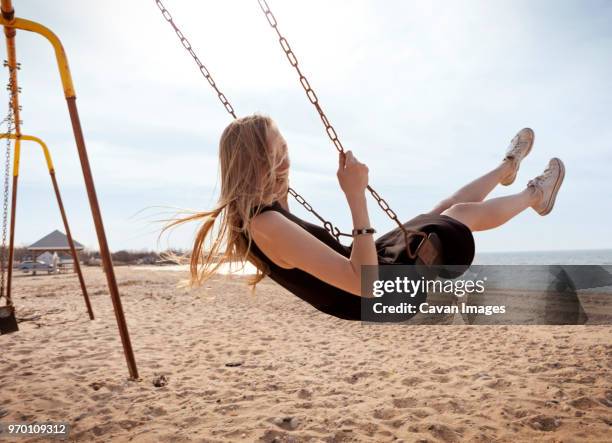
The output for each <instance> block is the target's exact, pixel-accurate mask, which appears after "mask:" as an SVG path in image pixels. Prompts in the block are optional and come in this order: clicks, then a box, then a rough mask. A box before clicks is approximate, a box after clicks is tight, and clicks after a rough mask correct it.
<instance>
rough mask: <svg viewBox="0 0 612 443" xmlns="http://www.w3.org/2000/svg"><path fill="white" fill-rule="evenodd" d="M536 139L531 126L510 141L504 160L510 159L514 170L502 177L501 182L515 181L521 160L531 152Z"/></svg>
mask: <svg viewBox="0 0 612 443" xmlns="http://www.w3.org/2000/svg"><path fill="white" fill-rule="evenodd" d="M534 139H535V134H534V133H533V130H532V129H531V128H523V129H521V130H520V131H519V132H518V133H517V134H516V135H515V136H514V138H513V139H512V140H511V141H510V145H509V146H508V149H507V151H506V156H505V157H504V161H509V162H510V163H511V165H512V172H511V173H510V174H509V175H508V176H507V177H505V178H504V179H502V180H501V181H500V184H502V185H504V186H508V185H511V184H512V183H514V180H515V179H516V173H517V172H518V170H519V167H520V165H521V161H522V160H523V159H524V158H525V157H527V155H528V154H529V153H530V152H531V147H532V146H533V141H534Z"/></svg>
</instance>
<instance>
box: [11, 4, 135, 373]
mask: <svg viewBox="0 0 612 443" xmlns="http://www.w3.org/2000/svg"><path fill="white" fill-rule="evenodd" d="M0 9H1V11H2V16H1V17H0V24H2V25H3V26H4V28H5V35H6V40H7V48H8V49H9V65H10V64H11V63H13V64H14V65H15V66H16V58H15V50H14V49H15V42H14V38H15V29H22V30H24V31H30V32H35V33H37V34H40V35H42V36H43V37H45V38H46V39H47V40H48V41H49V43H51V45H52V46H53V49H54V52H55V58H56V61H57V66H58V69H59V73H60V78H61V81H62V86H63V89H64V96H65V97H66V103H67V105H68V112H69V114H70V121H71V123H72V130H73V132H74V138H75V142H76V146H77V151H78V153H79V159H80V162H81V169H82V171H83V178H84V180H85V187H86V189H87V197H88V199H89V206H90V208H91V213H92V217H93V221H94V225H95V228H96V235H97V237H98V243H99V245H100V255H101V257H102V263H103V265H104V270H105V274H106V281H107V284H108V288H109V291H110V295H111V300H112V303H113V309H114V311H115V317H116V320H117V326H118V328H119V335H120V336H121V342H122V344H123V352H124V354H125V359H126V362H127V366H128V370H129V373H130V377H131V378H132V379H137V378H138V369H137V367H136V359H135V357H134V351H133V349H132V343H131V341H130V336H129V332H128V327H127V323H126V320H125V314H124V312H123V306H122V304H121V298H120V296H119V288H118V286H117V279H116V277H115V271H114V269H113V262H112V258H111V255H110V250H109V247H108V242H107V239H106V233H105V232H104V224H103V222H102V213H101V211H100V205H99V204H98V197H97V195H96V189H95V186H94V180H93V175H92V173H91V167H90V165H89V158H88V156H87V149H86V147H85V139H84V137H83V130H82V129H81V122H80V119H79V113H78V109H77V106H76V94H75V92H74V86H73V84H72V76H71V74H70V68H69V67H68V59H67V57H66V53H65V52H64V48H63V46H62V43H61V41H60V40H59V38H58V37H57V36H56V35H55V34H54V33H53V32H52V31H51V30H50V29H48V28H47V27H45V26H43V25H41V24H39V23H36V22H33V21H30V20H25V19H22V18H16V17H15V10H14V9H13V5H12V1H11V0H1V1H0ZM11 48H12V53H11V52H10V51H11ZM10 57H13V60H12V62H11V59H10ZM12 71H13V72H15V69H13V70H12ZM15 78H16V73H15ZM14 86H16V85H14ZM17 135H19V133H18V134H17ZM9 263H10V262H9ZM9 269H10V268H9Z"/></svg>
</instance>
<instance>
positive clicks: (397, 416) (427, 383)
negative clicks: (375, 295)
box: [0, 267, 612, 443]
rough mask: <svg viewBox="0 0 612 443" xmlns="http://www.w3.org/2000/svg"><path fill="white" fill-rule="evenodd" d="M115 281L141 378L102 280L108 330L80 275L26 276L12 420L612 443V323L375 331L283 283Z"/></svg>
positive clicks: (9, 375)
mask: <svg viewBox="0 0 612 443" xmlns="http://www.w3.org/2000/svg"><path fill="white" fill-rule="evenodd" d="M157 269H164V268H157ZM116 272H117V276H118V280H119V282H120V290H121V293H122V297H123V298H122V299H123V305H124V308H125V311H126V316H127V319H128V325H129V329H130V334H131V337H132V342H133V346H134V350H135V353H136V359H137V363H138V367H139V370H140V376H141V379H140V380H139V381H130V380H128V373H127V368H126V365H125V360H124V356H123V351H122V348H121V344H120V341H119V336H118V333H117V329H116V326H115V319H114V315H113V312H112V306H111V303H110V299H109V296H108V293H107V289H106V286H105V280H104V277H103V274H102V272H101V271H100V269H97V268H85V279H86V281H87V283H88V285H89V291H90V294H91V299H92V304H93V308H94V312H95V313H96V316H97V319H96V320H95V321H89V320H88V318H87V316H86V311H85V307H84V304H83V302H82V299H81V297H80V293H79V287H78V282H77V280H76V278H75V276H74V275H72V274H66V275H57V276H46V275H43V276H37V277H24V276H22V275H18V276H17V277H16V278H15V281H14V288H15V296H14V299H15V304H16V306H17V309H18V317H21V318H24V319H25V320H26V321H23V322H21V323H20V328H21V330H20V331H19V332H18V333H14V334H10V335H3V336H0V349H1V360H0V422H2V423H6V422H9V421H35V420H36V421H45V420H52V421H68V422H69V423H70V424H71V426H72V430H71V434H70V438H69V440H71V441H82V442H106V441H120V442H122V441H132V442H147V443H149V442H191V441H194V442H217V441H218V442H221V441H267V442H271V441H279V442H285V441H287V442H290V441H293V442H302V441H305V442H310V441H312V442H321V441H324V442H361V441H365V442H386V441H405V442H416V441H421V442H426V441H427V442H438V441H441V442H459V441H466V442H490V441H496V442H522V441H546V442H578V441H589V442H597V441H600V442H604V441H611V440H612V375H611V369H612V326H458V325H449V326H406V325H378V326H365V325H362V324H361V323H359V322H345V321H342V320H338V319H334V318H330V317H328V316H325V315H324V314H321V313H319V312H317V311H315V310H314V309H312V308H311V307H310V306H308V305H306V304H304V303H303V302H301V301H300V300H298V299H297V298H295V297H293V296H292V295H291V294H289V293H288V292H286V291H285V290H283V289H282V288H280V287H278V286H277V285H275V284H274V283H273V282H271V281H269V280H265V281H264V282H262V283H261V284H260V285H259V289H258V291H257V293H256V295H252V294H251V293H250V292H249V290H248V288H247V287H246V285H245V283H244V277H240V276H222V277H218V278H215V279H214V280H213V281H211V282H210V283H209V284H207V285H206V286H205V287H203V288H201V289H198V290H195V291H192V292H186V291H185V290H182V289H177V288H176V282H177V281H178V280H179V279H180V278H183V277H184V276H185V273H184V272H181V271H177V270H176V269H171V270H167V271H164V272H160V271H158V270H156V269H155V268H154V267H149V268H138V267H121V268H117V270H116ZM162 376H163V377H162ZM154 380H158V381H159V380H161V381H162V383H157V384H164V383H163V381H164V380H165V382H166V384H165V386H162V387H156V386H154ZM9 441H42V440H40V439H35V438H30V439H27V438H26V439H19V440H17V439H15V440H9Z"/></svg>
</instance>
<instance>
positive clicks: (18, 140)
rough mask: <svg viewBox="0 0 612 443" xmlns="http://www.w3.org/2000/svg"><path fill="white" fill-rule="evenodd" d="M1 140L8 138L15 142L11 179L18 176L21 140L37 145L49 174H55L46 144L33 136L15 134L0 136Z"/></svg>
mask: <svg viewBox="0 0 612 443" xmlns="http://www.w3.org/2000/svg"><path fill="white" fill-rule="evenodd" d="M3 138H10V139H11V140H15V157H14V160H13V177H16V176H18V175H19V161H20V158H21V140H27V141H32V142H35V143H38V145H39V146H40V147H41V149H42V150H43V154H44V155H45V161H46V162H47V168H48V169H49V173H51V174H52V173H53V172H55V168H54V167H53V160H52V159H51V153H50V152H49V148H48V147H47V144H46V143H45V142H44V141H42V140H41V139H40V138H38V137H34V136H33V135H23V134H22V135H17V134H6V133H5V134H0V140H2V139H3Z"/></svg>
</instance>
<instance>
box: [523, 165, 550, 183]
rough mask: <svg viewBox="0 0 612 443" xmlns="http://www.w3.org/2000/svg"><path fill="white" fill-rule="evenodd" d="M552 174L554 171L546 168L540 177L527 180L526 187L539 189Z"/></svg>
mask: <svg viewBox="0 0 612 443" xmlns="http://www.w3.org/2000/svg"><path fill="white" fill-rule="evenodd" d="M553 173H554V169H553V168H551V167H550V166H548V167H547V168H546V169H544V172H542V173H541V174H540V175H538V176H537V177H535V178H533V179H531V180H529V183H527V186H536V187H538V188H539V187H540V186H541V185H542V182H545V181H546V180H548V179H549V178H551V177H552V175H553Z"/></svg>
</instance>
